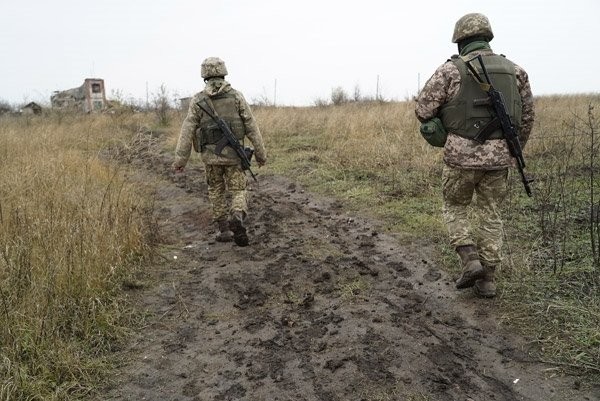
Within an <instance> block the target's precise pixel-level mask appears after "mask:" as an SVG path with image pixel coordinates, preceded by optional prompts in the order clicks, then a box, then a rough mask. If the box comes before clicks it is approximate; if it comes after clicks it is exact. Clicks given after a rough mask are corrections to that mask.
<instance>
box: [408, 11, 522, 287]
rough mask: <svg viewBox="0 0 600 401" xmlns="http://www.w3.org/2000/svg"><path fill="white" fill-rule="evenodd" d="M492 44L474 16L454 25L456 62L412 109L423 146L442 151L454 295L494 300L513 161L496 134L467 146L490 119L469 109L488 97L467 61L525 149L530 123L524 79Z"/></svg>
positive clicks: (483, 110)
mask: <svg viewBox="0 0 600 401" xmlns="http://www.w3.org/2000/svg"><path fill="white" fill-rule="evenodd" d="M493 38H494V34H493V32H492V27H491V25H490V22H489V20H488V19H487V17H486V16H485V15H483V14H478V13H473V14H467V15H465V16H463V17H462V18H460V19H459V20H458V21H457V22H456V25H455V28H454V34H453V35H452V42H453V43H456V44H457V45H458V51H459V54H458V55H456V56H452V58H451V59H450V60H448V61H447V62H446V63H444V64H442V65H441V66H440V67H438V69H437V70H436V71H435V72H434V74H433V75H432V76H431V78H430V79H429V80H428V81H427V83H426V84H425V86H424V87H423V90H422V91H421V93H419V96H418V98H417V102H416V109H415V114H416V116H417V118H418V119H419V121H421V123H422V125H421V132H422V133H423V135H424V136H425V137H426V139H427V136H426V135H425V134H426V133H430V132H435V133H436V134H438V135H439V136H441V137H443V139H444V140H442V141H438V143H436V145H437V146H440V145H441V146H443V147H444V168H443V171H442V187H443V208H442V214H443V219H444V222H445V224H446V226H447V228H448V233H449V237H450V244H451V245H452V246H453V247H454V249H455V250H456V252H457V253H458V256H459V258H460V261H461V266H462V274H461V277H460V278H459V279H458V280H457V282H456V287H457V288H458V289H463V288H469V287H473V289H474V291H475V293H476V294H477V295H479V296H482V297H494V296H495V295H496V284H495V279H494V277H495V272H496V269H497V267H498V266H499V265H500V263H501V248H502V232H503V229H502V224H503V223H502V219H501V216H500V214H499V204H500V203H501V202H502V201H503V200H504V198H505V196H506V194H507V191H508V184H507V178H508V168H509V167H511V166H512V165H513V160H512V157H511V155H510V153H509V151H508V147H507V145H506V141H505V140H504V139H503V134H502V131H501V130H500V129H498V130H496V131H494V132H493V133H492V134H491V135H490V137H489V139H488V140H486V141H485V142H484V143H483V144H480V143H478V142H476V141H474V140H473V138H474V137H475V136H476V135H477V134H478V133H479V132H480V130H481V126H482V122H484V121H486V120H488V119H491V118H493V115H490V113H493V112H492V111H490V108H489V107H487V106H486V105H485V103H483V104H482V102H476V101H475V100H476V99H479V100H480V99H481V98H485V97H486V93H485V92H483V90H482V89H481V87H479V85H478V84H477V82H476V81H475V80H474V77H473V76H472V75H471V73H470V72H469V71H468V68H466V61H468V60H470V59H472V58H474V57H476V56H478V55H481V56H482V59H483V62H484V65H485V66H486V68H487V70H488V72H489V74H490V78H491V81H492V82H493V83H494V86H495V87H496V89H498V90H500V91H501V92H502V94H503V95H504V98H505V103H506V105H507V111H508V113H509V114H510V117H511V120H512V121H513V123H514V124H515V126H516V127H517V131H518V135H519V139H520V142H521V146H523V147H524V146H525V143H526V142H527V139H528V138H529V134H530V133H531V129H532V126H533V119H534V110H533V95H532V93H531V88H530V85H529V78H528V76H527V73H526V72H525V70H524V69H523V68H521V67H519V66H518V65H517V64H515V63H513V62H512V61H510V60H508V59H506V58H505V57H504V56H501V55H496V54H495V53H494V52H493V51H492V49H491V47H490V41H491V40H492V39H493ZM428 140H429V139H428ZM430 143H433V142H431V141H430ZM474 195H475V196H474ZM470 208H472V209H473V211H474V212H475V214H476V215H477V217H478V218H479V221H478V223H479V224H478V226H477V229H476V230H472V226H471V224H470V222H469V209H470Z"/></svg>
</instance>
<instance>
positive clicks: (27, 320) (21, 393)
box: [0, 115, 148, 401]
mask: <svg viewBox="0 0 600 401" xmlns="http://www.w3.org/2000/svg"><path fill="white" fill-rule="evenodd" d="M122 122H125V121H124V120H123V121H119V120H116V117H113V118H111V117H107V116H79V117H76V116H68V115H51V116H45V117H29V118H3V119H2V121H1V123H0V172H1V173H0V350H1V355H2V356H1V359H0V400H3V401H4V400H5V401H8V400H11V401H13V400H64V399H72V398H77V397H80V396H83V395H85V394H86V393H87V392H88V391H89V390H90V386H92V385H93V384H94V383H96V382H97V380H98V378H99V376H100V375H101V374H103V373H104V371H105V370H106V368H105V366H104V364H105V360H104V358H103V355H104V354H105V352H106V351H107V350H110V349H111V348H112V347H114V346H115V345H116V339H117V338H118V337H119V335H120V334H121V333H120V332H121V331H122V330H124V328H125V327H126V324H125V325H124V323H126V322H125V321H124V319H127V318H128V315H127V314H128V313H129V312H127V311H126V309H125V308H124V307H123V305H122V304H121V303H120V302H118V299H119V297H118V294H117V290H119V286H120V280H122V279H123V277H124V276H125V275H126V274H128V272H130V271H131V268H132V266H134V265H135V263H136V260H139V258H140V257H141V256H143V254H144V253H145V252H146V247H147V244H146V239H145V235H146V233H145V231H146V226H145V223H144V218H145V216H146V213H147V206H148V204H147V203H146V201H144V200H143V199H141V198H140V196H139V194H140V192H139V189H137V188H134V187H133V186H132V185H131V184H129V183H128V182H127V181H126V179H125V178H124V175H123V174H122V172H121V171H120V170H119V168H118V166H114V165H110V164H107V163H106V162H105V161H102V160H100V158H99V156H98V155H99V151H100V149H101V148H102V147H103V146H106V145H107V144H108V143H110V142H116V141H120V140H126V135H127V131H128V130H127V129H126V127H124V126H123V125H122V124H121V123H122ZM127 124H134V122H132V121H131V120H129V119H128V120H127Z"/></svg>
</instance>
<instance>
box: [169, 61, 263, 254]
mask: <svg viewBox="0 0 600 401" xmlns="http://www.w3.org/2000/svg"><path fill="white" fill-rule="evenodd" d="M226 75H227V68H226V67H225V63H224V62H223V60H221V59H220V58H217V57H209V58H207V59H206V60H204V61H203V62H202V67H201V76H202V78H204V82H205V83H206V86H205V88H204V90H203V91H201V92H199V93H197V94H196V95H194V97H193V98H192V100H191V101H190V107H189V109H188V113H187V116H186V118H185V120H184V121H183V124H182V126H181V132H180V134H179V140H178V142H177V149H176V150H175V154H176V158H175V162H174V163H173V168H174V169H175V171H177V172H181V171H183V168H184V166H185V165H186V163H187V161H188V159H189V157H190V152H191V148H192V146H193V147H194V150H196V151H197V152H200V154H201V158H202V161H203V163H204V166H205V169H206V182H207V184H208V198H209V199H210V202H211V204H212V211H213V219H214V221H215V222H216V224H217V226H218V229H219V233H218V234H217V237H216V240H217V241H220V242H229V241H231V240H232V239H233V241H234V242H235V243H236V245H239V246H246V245H248V235H247V233H246V228H245V226H244V220H245V219H246V216H247V214H248V204H247V195H246V175H245V174H244V171H243V170H242V168H241V162H240V158H239V157H238V155H237V154H236V153H235V151H234V150H233V149H232V148H231V147H230V146H225V148H224V150H223V152H222V153H221V155H216V154H215V147H216V143H217V142H219V140H221V139H222V138H223V133H222V132H221V130H220V129H219V128H218V126H217V124H216V123H215V122H214V121H213V120H212V119H211V118H210V117H209V115H207V114H206V113H205V112H204V111H203V110H202V108H201V107H200V105H202V107H204V109H208V110H210V109H211V108H213V107H214V110H215V111H216V112H217V114H218V116H219V117H221V118H222V119H223V120H224V121H225V122H227V124H228V125H229V127H230V128H231V131H232V132H233V134H234V135H235V136H236V137H237V138H238V139H239V140H240V142H242V143H243V139H244V138H245V137H248V138H249V139H250V141H251V142H252V145H253V146H254V151H255V157H256V161H257V163H258V166H259V167H261V166H263V165H264V164H265V163H266V161H267V154H266V151H265V147H264V145H263V140H262V136H261V134H260V131H259V130H258V126H257V125H256V121H255V119H254V116H253V115H252V111H251V110H250V106H249V105H248V103H247V102H246V100H245V99H244V96H243V95H242V94H241V93H240V92H238V91H237V90H235V89H233V88H232V87H231V85H230V84H229V82H227V81H225V76H226ZM227 191H229V193H230V197H231V204H230V206H229V207H228V205H227V198H228V197H227ZM232 232H233V235H232Z"/></svg>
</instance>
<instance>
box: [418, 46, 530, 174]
mask: <svg viewBox="0 0 600 401" xmlns="http://www.w3.org/2000/svg"><path fill="white" fill-rule="evenodd" d="M478 54H482V55H489V54H494V53H492V50H491V49H484V50H476V51H473V52H471V53H469V57H475V56H477V55H478ZM515 73H516V77H517V85H518V90H519V94H520V96H521V101H522V117H521V129H520V132H519V139H520V140H521V145H522V146H523V147H524V146H525V144H526V143H527V140H528V138H529V135H530V133H531V129H532V127H533V119H534V110H533V95H532V93H531V87H530V85H529V77H528V76H527V73H526V72H525V70H524V69H523V68H521V67H519V66H518V65H516V64H515ZM460 79H461V78H460V73H459V71H458V68H457V67H456V66H455V65H454V63H452V62H451V61H447V62H446V63H444V64H442V65H441V66H440V67H439V68H438V69H437V70H436V71H435V73H434V74H433V75H432V76H431V78H429V80H428V81H427V83H426V84H425V86H424V87H423V90H422V91H421V93H419V96H418V98H417V105H416V109H415V114H416V116H417V118H418V119H419V121H421V122H425V121H427V120H429V119H431V118H433V117H436V116H437V115H438V113H439V111H440V108H441V107H442V106H443V105H444V104H446V103H447V102H449V101H450V100H451V99H453V98H454V97H455V96H456V95H457V94H458V91H459V89H460ZM444 162H445V163H446V164H447V165H449V166H451V167H457V168H464V169H483V170H499V169H503V168H507V167H510V166H512V165H513V163H514V161H513V160H512V157H511V156H510V153H509V151H508V147H507V145H506V141H505V140H504V139H491V140H488V141H486V142H485V143H484V144H479V143H477V142H475V141H473V140H471V139H467V138H463V137H460V136H458V135H456V134H453V133H452V132H449V133H448V139H447V141H446V145H445V146H444Z"/></svg>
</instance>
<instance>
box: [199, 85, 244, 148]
mask: <svg viewBox="0 0 600 401" xmlns="http://www.w3.org/2000/svg"><path fill="white" fill-rule="evenodd" d="M206 97H208V96H206V95H205V96H202V97H201V98H200V100H199V102H201V103H202V106H203V107H204V108H207V109H209V110H210V107H209V106H208V105H207V103H206V101H205V99H206ZM210 100H211V101H212V104H213V106H214V108H215V110H216V112H217V114H218V115H219V117H221V118H222V119H223V120H224V121H225V122H226V123H227V125H228V126H229V128H230V129H231V132H233V134H234V135H235V137H236V138H237V139H239V140H240V141H243V140H244V136H245V135H246V126H245V125H244V121H243V120H242V118H241V117H240V114H239V112H238V109H237V107H236V96H235V93H234V92H233V91H229V92H226V93H221V94H218V95H216V96H211V97H210ZM196 135H197V140H198V144H199V145H200V148H201V149H202V148H204V146H205V145H214V144H216V143H217V142H219V141H220V140H221V139H222V138H223V132H221V130H220V129H219V126H218V125H217V123H216V122H214V120H213V119H212V118H211V117H210V116H208V115H206V114H205V113H204V112H203V116H202V119H201V120H200V127H199V129H198V130H197V131H196Z"/></svg>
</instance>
